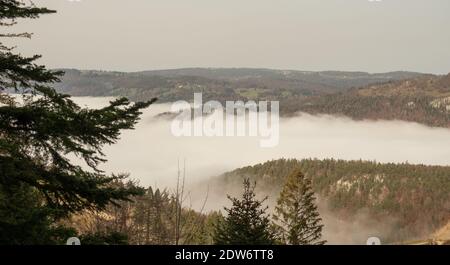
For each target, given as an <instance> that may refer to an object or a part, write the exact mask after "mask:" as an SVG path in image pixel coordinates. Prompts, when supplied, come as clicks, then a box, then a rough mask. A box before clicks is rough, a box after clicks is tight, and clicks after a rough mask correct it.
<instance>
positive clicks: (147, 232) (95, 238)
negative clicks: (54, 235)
mask: <svg viewBox="0 0 450 265" xmlns="http://www.w3.org/2000/svg"><path fill="white" fill-rule="evenodd" d="M114 185H115V186H127V187H128V188H131V187H139V186H138V185H137V184H136V183H135V182H133V181H128V182H125V183H123V182H116V183H115V184H114ZM141 189H142V194H140V195H136V196H133V197H131V198H130V201H122V202H118V203H116V204H110V205H108V206H107V207H106V209H104V210H102V211H85V212H82V213H79V214H75V215H72V216H70V218H68V219H66V220H63V221H62V223H63V224H64V225H65V226H69V227H72V228H74V229H75V230H76V231H77V234H78V235H79V237H80V239H81V241H82V243H83V244H95V245H98V244H127V245H128V244H131V245H176V244H180V245H186V244H188V245H209V244H213V239H212V231H213V226H214V224H215V223H216V222H217V220H218V219H219V218H221V214H220V213H219V212H209V213H202V212H200V211H195V210H193V209H191V208H190V207H188V206H183V199H181V197H180V195H178V196H177V194H176V193H175V192H173V193H172V192H169V191H168V190H167V189H163V190H161V189H158V188H156V189H154V188H152V187H148V188H141Z"/></svg>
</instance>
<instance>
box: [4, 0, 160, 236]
mask: <svg viewBox="0 0 450 265" xmlns="http://www.w3.org/2000/svg"><path fill="white" fill-rule="evenodd" d="M53 12H54V11H52V10H48V9H46V8H38V7H36V6H34V5H33V4H32V3H29V2H24V1H16V0H1V1H0V27H2V28H3V29H5V28H8V27H11V26H13V25H15V24H16V20H17V19H19V18H21V19H24V18H25V19H26V18H28V19H34V18H38V17H39V16H40V15H42V14H47V13H53ZM5 31H6V30H3V32H5ZM30 36H31V34H29V33H18V34H13V33H10V34H0V37H1V38H14V37H30ZM38 58H40V56H39V55H34V56H31V57H23V56H21V55H20V54H14V53H13V48H11V47H7V46H6V45H3V43H2V42H0V244H49V243H58V242H61V240H63V239H64V237H65V235H67V233H66V234H64V233H63V234H61V233H60V232H61V231H62V230H61V229H60V228H59V227H57V226H56V225H55V222H56V221H57V220H59V219H60V218H63V217H66V216H68V215H69V214H70V213H75V212H78V211H82V210H86V209H87V210H102V209H104V208H105V207H106V205H108V204H110V203H113V204H114V203H116V202H117V201H120V200H128V198H129V196H131V195H135V194H138V193H140V192H141V191H140V189H138V188H126V187H114V186H113V185H111V183H113V182H114V181H117V180H119V179H120V178H121V177H119V176H107V175H106V174H105V173H104V172H102V171H101V170H100V169H99V165H100V164H101V163H102V162H104V161H105V159H104V155H103V153H102V147H103V146H104V145H105V144H114V143H115V142H116V141H117V140H118V138H119V135H120V131H121V130H124V129H133V127H134V125H135V123H136V122H137V121H138V119H139V115H140V114H141V110H142V109H143V108H146V107H148V106H149V105H150V104H151V103H152V102H154V100H152V101H150V102H141V103H135V104H132V103H130V102H129V101H128V100H127V99H125V98H120V99H117V100H114V101H112V102H111V103H110V105H109V106H107V107H104V108H101V109H95V110H93V109H86V108H81V107H79V106H77V105H76V104H75V103H74V102H73V101H72V100H70V97H69V96H67V95H62V94H59V93H57V92H56V91H55V90H54V89H53V88H52V87H51V84H52V83H54V82H58V81H59V77H60V76H61V75H62V74H63V73H62V72H55V71H50V70H47V69H46V68H45V66H41V65H37V64H36V63H35V60H37V59H38ZM7 92H17V93H19V95H18V96H12V95H10V94H8V93H7ZM69 156H76V157H78V158H81V159H82V160H83V161H84V162H85V164H86V165H87V166H88V168H90V170H86V169H85V167H81V166H79V165H75V164H74V163H72V162H71V161H70V160H69V158H68V157H69ZM24 231H29V232H24ZM66 232H67V231H66ZM58 235H60V236H59V237H58ZM58 238H59V239H58Z"/></svg>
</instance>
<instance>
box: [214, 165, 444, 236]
mask: <svg viewBox="0 0 450 265" xmlns="http://www.w3.org/2000/svg"><path fill="white" fill-rule="evenodd" d="M294 168H300V169H301V170H302V172H304V174H305V175H306V176H307V177H309V178H311V180H312V183H313V188H314V190H315V192H316V193H317V194H318V196H319V197H320V198H321V200H322V201H323V203H325V204H326V205H327V207H326V208H327V209H328V210H330V211H331V213H332V215H333V216H336V217H337V220H346V221H349V222H351V221H355V220H356V219H357V218H359V217H358V216H361V214H362V213H364V215H365V218H364V219H365V220H366V221H367V220H368V221H369V223H370V225H371V226H373V229H374V232H376V234H377V235H380V236H381V237H382V239H383V242H402V241H407V240H413V239H416V238H428V236H429V235H430V234H431V233H432V232H433V231H436V230H437V229H439V228H441V227H442V226H443V225H445V224H446V223H447V222H449V221H450V167H440V166H424V165H410V164H379V163H375V162H367V161H342V160H312V159H306V160H301V161H298V160H286V159H280V160H274V161H269V162H266V163H263V164H258V165H255V166H249V167H244V168H240V169H236V170H234V171H232V172H228V173H225V174H223V175H221V176H220V177H218V178H217V179H215V181H214V182H213V183H212V184H211V185H212V186H213V187H216V190H215V192H219V193H231V192H233V191H234V190H239V187H240V185H241V182H242V177H249V178H251V179H252V180H255V181H256V182H257V187H258V192H259V193H261V194H264V195H269V197H270V199H271V200H275V199H276V198H277V197H278V194H279V191H280V189H281V187H282V185H283V183H284V178H285V177H286V176H287V175H288V174H289V172H291V171H292V170H293V169H294ZM355 232H356V231H355Z"/></svg>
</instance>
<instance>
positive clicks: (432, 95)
mask: <svg viewBox="0 0 450 265" xmlns="http://www.w3.org/2000/svg"><path fill="white" fill-rule="evenodd" d="M288 105H289V106H290V108H291V109H290V111H289V112H291V113H292V112H295V111H303V112H307V113H311V114H332V115H343V116H347V117H350V118H353V119H356V120H362V119H371V120H404V121H412V122H418V123H421V124H425V125H430V126H436V127H447V128H448V127H450V74H449V75H446V76H422V77H418V78H414V79H408V80H402V81H394V82H388V83H385V84H380V85H369V86H366V87H362V88H359V89H351V90H349V91H346V92H342V93H336V94H333V95H322V96H316V97H310V98H307V99H304V100H302V101H301V102H292V101H291V102H290V103H289V104H288Z"/></svg>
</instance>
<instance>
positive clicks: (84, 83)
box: [57, 68, 421, 102]
mask: <svg viewBox="0 0 450 265" xmlns="http://www.w3.org/2000/svg"><path fill="white" fill-rule="evenodd" d="M64 71H65V73H66V74H65V75H64V77H63V78H62V79H61V81H62V82H61V83H59V84H57V88H58V89H59V90H60V91H62V92H65V93H69V94H70V95H73V96H126V97H128V98H130V99H132V100H143V99H147V98H148V99H151V98H153V97H158V98H159V102H171V101H176V100H189V101H190V100H192V99H193V94H194V92H202V93H203V97H204V99H214V100H219V101H225V100H233V101H234V100H239V99H241V100H250V99H254V100H264V99H272V100H280V101H283V100H284V99H286V98H290V97H294V98H297V99H298V98H303V97H305V96H311V95H321V94H327V93H335V92H339V91H343V90H346V89H349V88H352V87H361V86H365V85H369V84H375V83H384V82H387V81H392V80H402V79H407V78H412V77H417V76H420V75H421V74H419V73H411V72H392V73H385V74H368V73H362V72H331V71H330V72H302V71H283V70H269V69H245V68H244V69H242V68H235V69H213V68H211V69H210V68H190V69H177V70H159V71H146V72H136V73H122V72H105V71H79V70H70V69H64Z"/></svg>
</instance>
